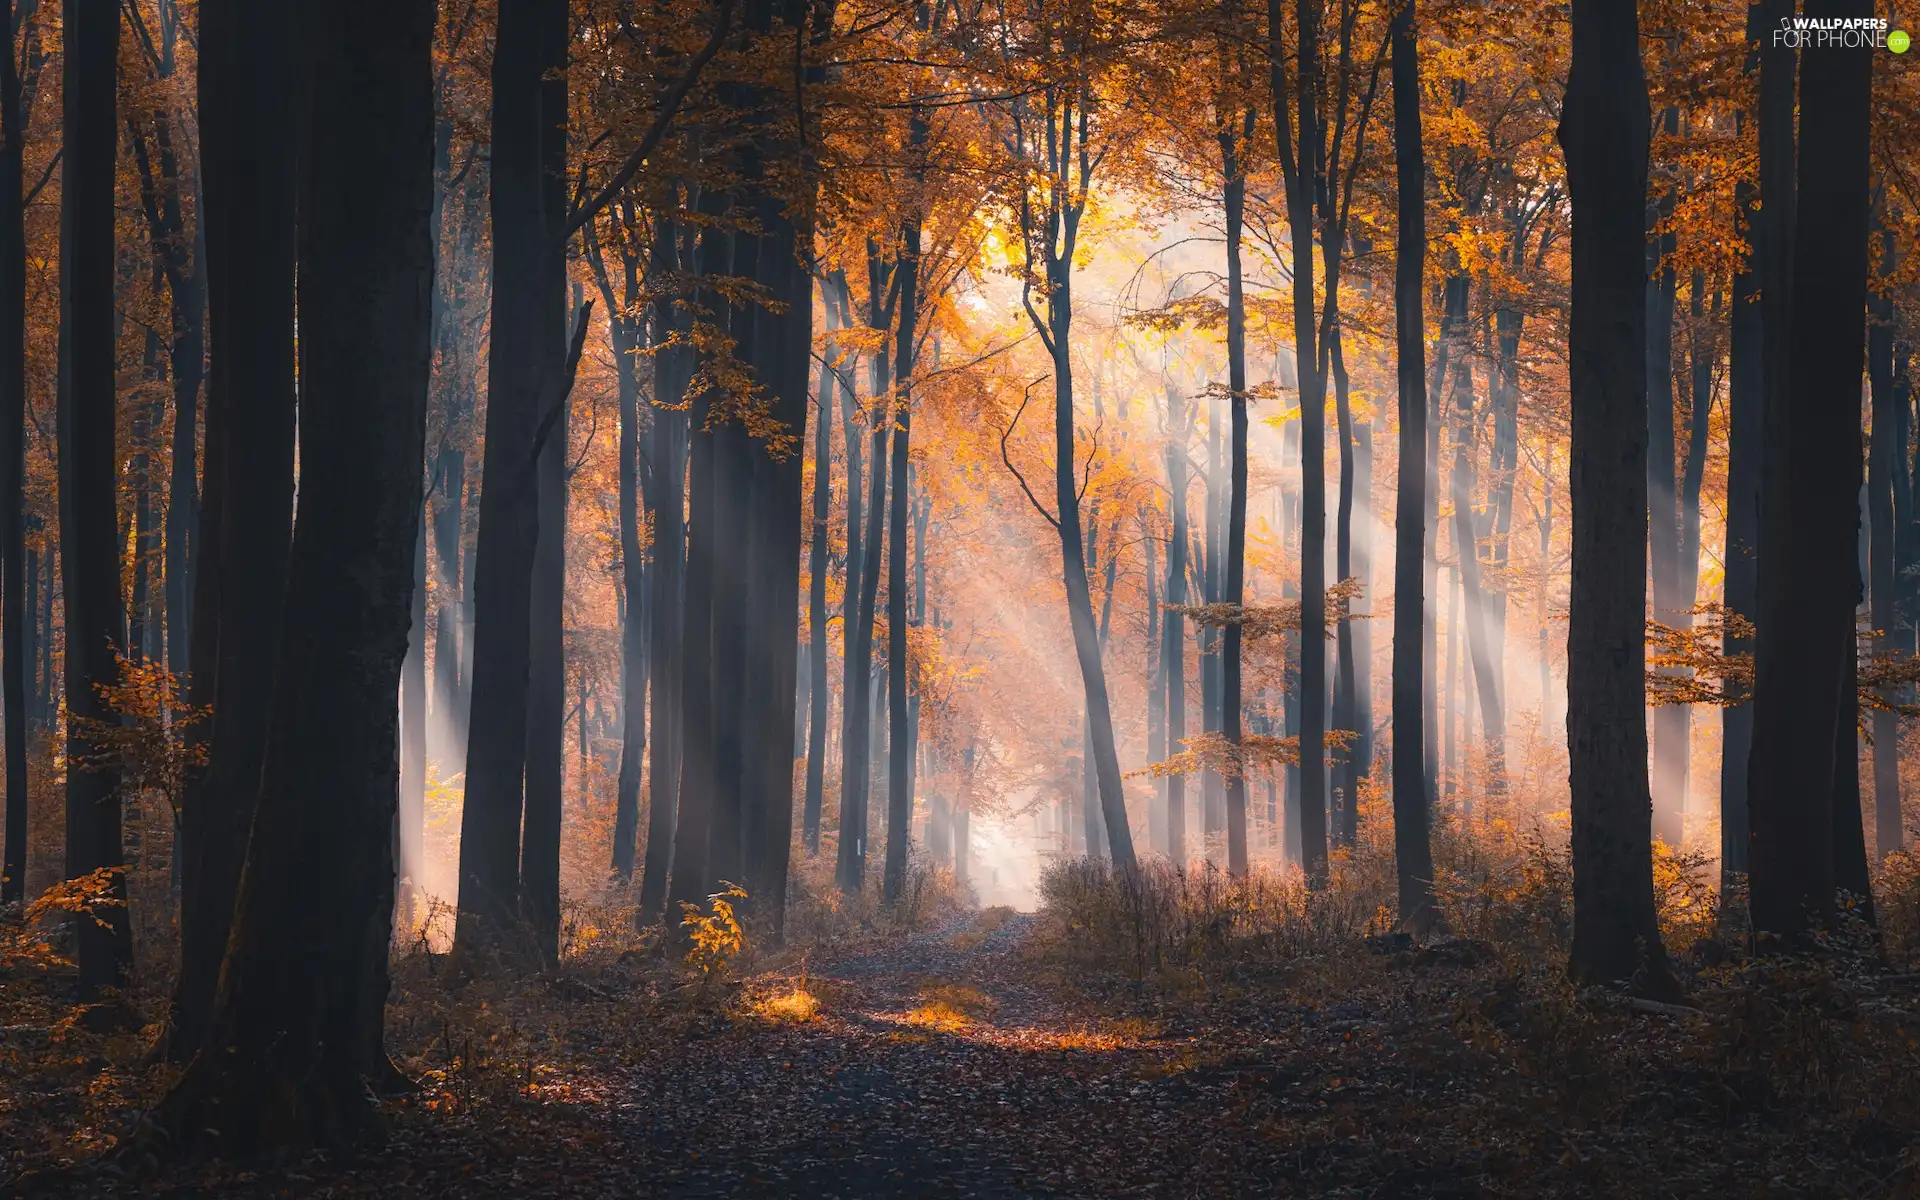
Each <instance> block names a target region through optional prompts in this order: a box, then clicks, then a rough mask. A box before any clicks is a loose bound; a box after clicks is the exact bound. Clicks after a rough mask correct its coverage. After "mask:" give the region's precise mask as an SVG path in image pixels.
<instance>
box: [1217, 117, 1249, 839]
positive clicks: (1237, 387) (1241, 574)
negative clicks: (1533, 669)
mask: <svg viewBox="0 0 1920 1200" xmlns="http://www.w3.org/2000/svg"><path fill="white" fill-rule="evenodd" d="M1220 153H1221V156H1222V162H1223V165H1224V167H1225V170H1226V175H1227V187H1226V210H1227V211H1226V217H1227V391H1228V393H1229V394H1228V398H1227V403H1228V405H1229V407H1230V408H1231V410H1232V414H1233V416H1232V422H1233V432H1232V435H1231V438H1230V446H1231V449H1230V450H1229V451H1228V453H1229V456H1230V462H1231V464H1232V465H1231V467H1230V468H1229V471H1230V475H1231V478H1230V482H1229V484H1228V488H1229V492H1228V495H1229V498H1228V501H1227V531H1226V532H1227V571H1226V576H1227V578H1226V594H1225V596H1224V597H1223V599H1224V600H1225V602H1226V603H1228V604H1230V605H1233V606H1234V607H1235V608H1236V609H1237V608H1238V607H1239V606H1240V605H1241V603H1242V602H1243V594H1244V592H1245V590H1246V573H1247V310H1246V301H1245V297H1244V294H1243V290H1242V289H1243V287H1244V285H1243V283H1242V280H1241V273H1240V228H1241V222H1242V220H1243V207H1244V205H1245V204H1246V189H1247V180H1246V176H1245V175H1243V174H1241V172H1240V165H1239V161H1238V156H1237V155H1236V154H1235V153H1234V135H1233V134H1232V133H1231V132H1227V133H1223V134H1221V137H1220ZM1240 639H1241V625H1240V622H1238V621H1234V622H1231V623H1229V624H1228V625H1227V627H1226V630H1225V631H1224V637H1223V642H1224V644H1223V646H1222V648H1221V659H1220V728H1221V732H1222V733H1223V734H1224V735H1225V736H1226V739H1227V745H1228V746H1229V747H1231V748H1232V750H1233V752H1234V753H1236V754H1237V753H1238V749H1239V746H1240ZM1226 784H1227V871H1228V873H1229V874H1232V875H1234V876H1236V877H1239V876H1244V875H1246V873H1247V775H1246V771H1245V769H1244V767H1243V766H1242V765H1241V764H1238V763H1235V764H1232V769H1231V770H1230V771H1229V772H1228V774H1227V778H1226Z"/></svg>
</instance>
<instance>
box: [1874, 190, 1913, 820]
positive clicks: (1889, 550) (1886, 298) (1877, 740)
mask: <svg viewBox="0 0 1920 1200" xmlns="http://www.w3.org/2000/svg"><path fill="white" fill-rule="evenodd" d="M1875 224H1876V225H1878V224H1879V222H1878V220H1876V221H1875ZM1879 233H1880V253H1881V257H1880V274H1881V275H1882V276H1888V275H1891V274H1892V272H1893V269H1894V264H1895V258H1894V255H1895V249H1894V240H1893V234H1892V232H1891V231H1889V230H1887V229H1884V228H1881V229H1880V230H1879ZM1872 310H1873V319H1872V321H1871V322H1870V323H1869V324H1868V326H1867V377H1868V379H1869V380H1870V381H1871V384H1872V389H1873V441H1872V443H1871V444H1870V449H1869V451H1868V458H1867V526H1868V530H1869V535H1870V537H1871V538H1872V552H1871V554H1870V557H1869V562H1870V564H1871V567H1870V570H1871V588H1870V590H1869V595H1870V597H1871V600H1872V605H1873V607H1872V625H1873V628H1874V630H1875V633H1876V635H1877V636H1876V637H1875V639H1874V643H1875V644H1874V649H1875V651H1876V653H1879V654H1886V653H1888V652H1889V651H1891V650H1893V649H1894V648H1895V646H1897V645H1898V639H1897V637H1896V634H1895V626H1897V625H1898V624H1899V621H1900V616H1899V609H1898V597H1897V595H1896V592H1895V587H1896V584H1895V582H1894V581H1895V578H1896V575H1895V572H1896V571H1897V570H1898V566H1897V564H1896V563H1895V561H1894V516H1893V507H1894V506H1893V464H1894V460H1895V459H1896V458H1904V457H1905V456H1906V444H1905V441H1904V440H1903V439H1904V437H1905V434H1906V432H1907V431H1906V429H1905V428H1904V427H1902V423H1901V422H1900V421H1898V420H1897V419H1896V418H1895V416H1894V411H1895V404H1896V403H1897V402H1898V401H1899V399H1900V398H1899V397H1897V396H1896V394H1895V389H1894V382H1893V290H1892V286H1891V284H1889V283H1886V282H1884V280H1883V281H1882V282H1881V283H1880V285H1879V287H1878V288H1877V289H1876V293H1875V295H1874V297H1873V301H1872ZM1885 698H1886V699H1888V700H1895V699H1898V697H1896V696H1893V695H1888V696H1886V697H1885ZM1873 799H1874V853H1875V857H1877V858H1885V857H1886V856H1887V855H1888V854H1890V853H1892V852H1893V851H1895V850H1898V849H1900V847H1901V845H1902V842H1903V840H1904V837H1903V830H1902V829H1901V812H1900V726H1899V715H1898V714H1897V713H1894V712H1892V711H1890V710H1888V709H1885V708H1878V709H1875V710H1874V713H1873Z"/></svg>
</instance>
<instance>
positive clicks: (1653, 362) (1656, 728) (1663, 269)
mask: <svg viewBox="0 0 1920 1200" xmlns="http://www.w3.org/2000/svg"><path fill="white" fill-rule="evenodd" d="M1660 122H1661V126H1662V129H1663V132H1664V133H1665V134H1666V135H1667V136H1668V137H1675V136H1677V135H1678V133H1679V128H1680V114H1679V110H1678V109H1675V108H1671V107H1669V108H1667V109H1666V110H1664V111H1663V112H1662V113H1661V118H1660ZM1677 186H1678V183H1677V182H1674V183H1672V184H1670V187H1677ZM1673 208H1674V200H1673V195H1672V192H1671V190H1670V191H1669V192H1668V193H1667V194H1666V195H1664V196H1663V197H1661V199H1660V200H1659V201H1658V203H1657V204H1655V205H1654V206H1652V207H1651V208H1650V210H1649V212H1648V216H1649V217H1650V218H1652V219H1656V220H1658V219H1665V218H1667V217H1670V216H1671V215H1672V213H1673ZM1674 241H1675V238H1674V235H1673V234H1672V233H1671V232H1668V233H1664V234H1660V235H1658V236H1654V235H1652V234H1651V233H1650V234H1649V236H1648V238H1647V244H1646V258H1647V282H1646V288H1645V302H1646V309H1647V325H1646V328H1647V348H1646V359H1645V361H1646V372H1647V510H1648V522H1647V530H1648V532H1647V544H1648V548H1649V550H1650V551H1651V555H1652V563H1651V574H1652V576H1653V619H1654V620H1656V621H1658V622H1660V623H1661V624H1662V625H1666V626H1669V627H1678V626H1679V625H1680V624H1681V623H1682V622H1686V623H1688V624H1691V623H1692V620H1693V618H1691V617H1687V616H1683V615H1682V614H1681V612H1680V609H1681V608H1682V607H1683V606H1682V605H1681V604H1680V603H1679V595H1680V588H1679V583H1680V508H1679V497H1678V495H1677V492H1676V489H1675V487H1674V436H1673V416H1674V412H1673V408H1674V404H1673V310H1674V292H1675V279H1674V270H1673V264H1672V263H1671V262H1670V261H1668V260H1669V257H1670V256H1671V255H1672V253H1673V249H1674ZM1659 670H1660V672H1661V673H1662V674H1673V673H1674V668H1671V667H1662V668H1659ZM1688 715H1689V713H1688V709H1687V708H1686V706H1684V705H1678V704H1668V705H1662V706H1661V707H1659V708H1657V709H1655V710H1654V713H1653V780H1652V786H1653V832H1654V836H1655V837H1657V838H1659V839H1660V840H1661V841H1663V842H1665V843H1666V844H1667V845H1669V846H1673V847H1678V846H1679V845H1680V844H1681V842H1682V841H1683V840H1684V834H1685V832H1686V829H1685V819H1686V807H1687V796H1686V738H1687V729H1686V727H1687V723H1688Z"/></svg>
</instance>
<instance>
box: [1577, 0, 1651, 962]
mask: <svg viewBox="0 0 1920 1200" xmlns="http://www.w3.org/2000/svg"><path fill="white" fill-rule="evenodd" d="M1639 25H1640V22H1639V14H1638V12H1637V5H1636V4H1635V3H1634V2H1633V0H1574V5H1573V53H1572V68H1571V70H1570V72H1569V75H1568V80H1567V95H1566V102H1565V107H1564V109H1563V112H1562V116H1561V120H1560V130H1559V140H1560V145H1561V147H1562V149H1563V150H1564V152H1565V155H1566V162H1567V191H1568V196H1569V198H1570V199H1571V202H1572V205H1573V240H1572V255H1573V260H1572V261H1573V286H1572V320H1571V326H1570V336H1569V341H1568V349H1569V364H1570V376H1569V378H1570V381H1571V395H1572V431H1573V456H1572V476H1571V480H1570V494H1571V497H1572V501H1573V514H1574V517H1573V582H1572V589H1571V591H1570V593H1569V597H1568V605H1567V744H1568V747H1569V757H1570V760H1571V771H1570V776H1571V784H1572V800H1573V886H1574V893H1573V895H1574V933H1573V951H1572V955H1571V960H1570V962H1569V964H1568V971H1569V973H1571V974H1572V975H1573V976H1574V977H1575V978H1576V979H1580V980H1591V981H1595V982H1613V981H1626V980H1632V979H1636V977H1638V978H1639V980H1640V982H1641V985H1642V986H1644V987H1646V988H1648V989H1651V990H1655V991H1666V990H1670V987H1671V984H1670V982H1669V976H1668V972H1667V965H1666V951H1665V949H1664V948H1663V947H1662V945H1661V942H1660V928H1659V925H1658V924H1657V923H1656V921H1655V917H1654V905H1653V850H1652V840H1651V830H1650V828H1649V820H1650V814H1651V811H1652V803H1653V801H1652V797H1651V793H1650V791H1649V788H1648V783H1647V732H1646V729H1647V725H1646V630H1645V621H1646V545H1647V517H1646V513H1647V496H1646V486H1647V472H1646V453H1647V448H1646V436H1647V393H1646V387H1647V377H1646V370H1645V367H1644V357H1645V353H1646V303H1645V287H1646V280H1645V279H1644V277H1643V276H1644V271H1643V264H1644V262H1645V258H1644V249H1643V248H1644V245H1645V212H1646V195H1647V127H1648V111H1647V84H1646V75H1645V73H1644V71H1643V69H1642V67H1641V63H1640V37H1639ZM1641 972H1644V975H1642V974H1641Z"/></svg>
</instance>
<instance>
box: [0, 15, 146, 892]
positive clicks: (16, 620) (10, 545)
mask: <svg viewBox="0 0 1920 1200" xmlns="http://www.w3.org/2000/svg"><path fill="white" fill-rule="evenodd" d="M15 7H16V3H15V0H8V2H7V4H6V5H5V7H3V8H0V17H4V18H5V20H6V22H7V28H8V29H12V28H13V21H14V10H15ZM9 44H11V43H9ZM25 142H26V129H25V127H24V124H23V122H22V121H21V114H20V73H19V69H18V67H17V65H16V60H15V59H14V57H13V55H12V54H11V53H8V54H3V55H0V604H4V610H0V718H3V719H4V721H5V724H6V753H7V767H6V788H7V798H6V829H5V837H6V858H5V859H4V860H0V907H3V906H5V905H9V904H18V903H20V902H21V901H23V900H24V899H25V898H26V882H27V804H28V799H27V705H28V702H27V695H28V690H29V689H28V686H27V677H28V675H29V674H30V672H31V671H32V667H31V666H30V663H31V661H32V658H33V650H32V639H31V637H30V636H29V630H28V622H29V621H30V620H31V616H30V613H31V610H32V599H31V592H32V591H33V587H34V581H33V577H32V576H33V572H32V570H31V569H30V567H29V562H30V561H31V560H30V558H29V556H28V554H27V549H26V540H27V527H26V521H25V518H24V516H23V512H22V510H23V508H24V499H25V483H26V467H27V462H26V451H27V340H26V339H27V234H26V209H25V207H24V206H23V204H22V200H23V197H22V195H21V188H22V186H23V182H24V181H23V179H22V174H23V171H22V151H23V150H24V148H25ZM170 607H171V606H170Z"/></svg>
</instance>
